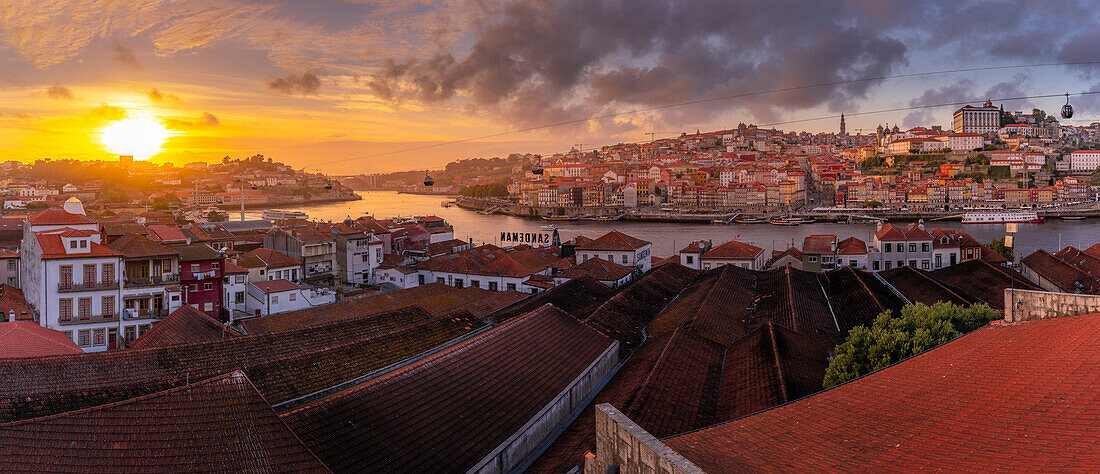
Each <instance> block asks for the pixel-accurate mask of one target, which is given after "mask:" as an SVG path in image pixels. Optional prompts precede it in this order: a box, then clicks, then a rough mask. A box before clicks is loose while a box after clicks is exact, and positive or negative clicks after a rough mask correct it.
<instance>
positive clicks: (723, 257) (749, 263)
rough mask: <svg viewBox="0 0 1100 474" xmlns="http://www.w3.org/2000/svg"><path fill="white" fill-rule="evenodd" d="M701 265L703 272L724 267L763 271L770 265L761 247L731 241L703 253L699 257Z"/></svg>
mask: <svg viewBox="0 0 1100 474" xmlns="http://www.w3.org/2000/svg"><path fill="white" fill-rule="evenodd" d="M699 263H700V265H701V268H702V269H703V270H710V269H712V268H718V267H720V266H722V265H735V266H738V267H741V268H748V269H749V270H763V269H764V266H765V265H767V263H768V255H767V253H765V252H764V249H762V248H760V247H757V246H755V245H752V244H746V243H744V242H738V241H736V240H731V241H729V242H726V243H724V244H722V245H719V246H717V247H714V248H712V249H710V250H708V251H706V252H705V253H703V254H702V255H701V256H700V257H699Z"/></svg>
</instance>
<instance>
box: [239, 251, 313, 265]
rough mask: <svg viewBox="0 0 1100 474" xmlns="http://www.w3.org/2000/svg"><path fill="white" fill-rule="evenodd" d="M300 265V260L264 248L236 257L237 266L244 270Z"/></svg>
mask: <svg viewBox="0 0 1100 474" xmlns="http://www.w3.org/2000/svg"><path fill="white" fill-rule="evenodd" d="M301 264H302V262H301V260H298V259H296V258H293V257H288V256H286V255H285V254H283V253H280V252H279V251H276V250H272V249H265V248H258V249H254V250H252V251H249V252H248V253H246V254H244V255H241V256H240V257H237V265H240V266H242V267H245V268H257V267H266V268H284V267H295V266H300V265H301Z"/></svg>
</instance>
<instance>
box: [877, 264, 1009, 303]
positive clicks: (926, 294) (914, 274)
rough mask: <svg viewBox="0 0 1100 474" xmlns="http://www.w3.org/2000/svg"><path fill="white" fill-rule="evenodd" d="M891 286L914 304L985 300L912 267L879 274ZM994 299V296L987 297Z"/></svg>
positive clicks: (892, 269)
mask: <svg viewBox="0 0 1100 474" xmlns="http://www.w3.org/2000/svg"><path fill="white" fill-rule="evenodd" d="M878 276H880V277H882V278H883V279H884V280H886V282H887V283H889V284H890V286H893V287H894V288H895V289H897V290H898V291H900V292H901V294H903V295H905V297H906V298H908V299H909V301H911V302H913V303H924V304H928V305H930V304H933V303H937V302H940V301H945V302H948V303H954V304H960V305H971V304H974V303H980V302H982V301H983V300H981V299H979V298H977V297H975V296H972V295H970V294H968V293H966V292H965V291H962V290H960V289H958V288H955V287H954V285H951V284H949V283H947V282H944V281H942V280H940V279H939V278H936V277H934V276H933V275H932V274H931V273H929V272H926V271H923V270H919V269H916V268H913V267H910V266H901V267H897V268H891V269H889V270H883V271H881V272H878ZM987 296H989V297H992V295H987Z"/></svg>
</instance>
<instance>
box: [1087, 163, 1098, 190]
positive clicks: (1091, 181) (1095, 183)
mask: <svg viewBox="0 0 1100 474" xmlns="http://www.w3.org/2000/svg"><path fill="white" fill-rule="evenodd" d="M1089 184H1091V185H1093V186H1100V166H1097V167H1096V169H1094V170H1092V173H1091V174H1089Z"/></svg>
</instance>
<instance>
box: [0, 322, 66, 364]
mask: <svg viewBox="0 0 1100 474" xmlns="http://www.w3.org/2000/svg"><path fill="white" fill-rule="evenodd" d="M2 316H3V317H4V318H7V317H8V315H7V313H6V312H5V313H4V314H3V315H2ZM82 352H83V351H81V350H80V347H78V346H77V345H76V343H74V342H73V341H72V339H69V337H67V336H65V334H63V333H61V331H57V330H53V329H49V328H44V327H42V326H41V325H40V324H38V323H37V322H35V321H9V322H0V358H10V357H43V356H51V355H61V354H80V353H82Z"/></svg>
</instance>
